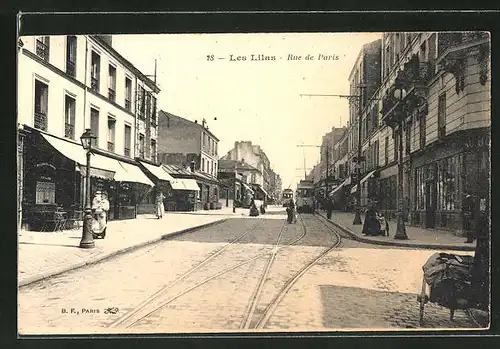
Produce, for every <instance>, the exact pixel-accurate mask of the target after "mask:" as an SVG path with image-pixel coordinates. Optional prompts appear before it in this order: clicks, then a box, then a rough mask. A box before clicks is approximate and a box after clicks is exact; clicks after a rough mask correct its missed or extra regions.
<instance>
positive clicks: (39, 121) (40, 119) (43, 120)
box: [34, 112, 47, 131]
mask: <svg viewBox="0 0 500 349" xmlns="http://www.w3.org/2000/svg"><path fill="white" fill-rule="evenodd" d="M34 121H35V122H34V126H35V128H37V129H39V130H42V131H47V115H46V114H42V113H39V112H35V120H34Z"/></svg>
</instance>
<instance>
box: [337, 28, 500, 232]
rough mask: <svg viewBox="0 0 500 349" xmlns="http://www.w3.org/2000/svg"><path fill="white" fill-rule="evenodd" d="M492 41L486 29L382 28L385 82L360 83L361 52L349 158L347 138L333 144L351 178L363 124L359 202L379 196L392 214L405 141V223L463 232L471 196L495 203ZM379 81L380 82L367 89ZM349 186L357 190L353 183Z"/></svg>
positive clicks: (483, 203)
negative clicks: (464, 209)
mask: <svg viewBox="0 0 500 349" xmlns="http://www.w3.org/2000/svg"><path fill="white" fill-rule="evenodd" d="M489 45H490V39H489V36H488V34H487V33H481V32H472V33H465V32H464V33H440V32H425V33H384V34H383V37H382V40H381V43H380V50H381V54H380V64H379V65H378V66H379V67H380V80H378V79H377V78H375V79H370V78H367V77H365V80H364V81H363V79H362V74H360V72H361V71H363V68H362V67H363V66H366V65H367V63H366V62H360V59H359V57H365V55H364V54H362V53H360V56H359V57H358V61H357V63H356V65H355V67H354V68H353V72H352V73H351V76H350V82H351V94H352V95H356V93H359V94H358V96H360V99H361V101H362V102H361V103H351V115H350V122H349V125H348V131H347V134H348V150H347V156H345V153H344V152H343V149H345V148H344V147H345V145H344V146H343V145H342V142H343V140H341V141H340V143H339V144H338V145H335V146H334V148H335V150H336V156H335V166H336V169H337V171H339V172H338V173H339V177H341V178H347V177H346V176H347V175H348V174H349V173H353V172H354V171H355V166H356V164H357V162H356V161H355V160H357V159H356V155H357V140H358V139H357V137H358V131H359V130H358V127H359V125H361V133H360V134H361V150H362V157H361V161H360V163H359V164H360V172H361V181H362V185H361V187H362V200H361V203H362V204H363V205H366V203H367V202H368V199H369V198H370V199H375V200H376V201H377V205H378V206H379V209H380V210H383V211H385V213H386V214H387V216H389V217H390V216H393V215H394V213H395V212H396V210H397V206H398V202H397V197H398V195H397V194H398V188H397V176H398V161H399V154H398V149H399V142H400V141H399V140H400V138H402V148H403V158H402V159H401V164H402V168H403V176H402V178H403V194H402V195H401V198H402V205H403V207H404V211H405V212H406V214H405V218H406V220H407V222H409V223H410V224H412V225H416V226H422V227H427V228H437V229H446V230H452V231H455V232H457V233H461V232H462V227H463V214H462V200H463V197H464V196H465V195H466V194H470V195H473V197H474V198H476V200H477V202H478V205H479V206H481V207H482V208H484V207H485V206H488V207H489V192H490V184H489V183H490V175H489V174H490V147H489V144H490V125H491V107H490V104H491V95H490V88H491V87H490V71H491V70H490V66H491V60H490V51H489V50H490V48H489V47H490V46H489ZM365 48H366V45H365V47H364V48H363V49H365ZM371 65H372V66H374V67H375V66H376V65H375V64H373V62H372V64H371ZM370 80H371V81H370ZM378 81H380V82H378ZM373 83H375V86H376V85H377V83H378V84H379V87H378V88H377V89H375V90H372V91H370V90H369V89H368V86H370V85H371V84H373ZM356 86H358V87H360V88H356ZM356 90H357V91H358V92H356ZM396 90H398V93H396ZM402 91H403V92H402ZM398 96H399V99H398V98H397V97H398ZM401 122H402V127H400V126H401ZM401 133H402V134H401ZM400 135H401V137H400ZM342 153H344V157H342V156H341V155H342ZM341 166H343V169H347V171H341V170H340V167H341ZM348 182H349V181H348V180H347V179H346V181H345V185H346V186H348V185H350V186H351V189H350V190H349V191H350V194H351V195H353V194H354V193H355V189H356V188H355V186H354V187H353V185H354V184H355V183H354V182H353V181H350V183H348Z"/></svg>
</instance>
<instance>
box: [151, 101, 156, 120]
mask: <svg viewBox="0 0 500 349" xmlns="http://www.w3.org/2000/svg"><path fill="white" fill-rule="evenodd" d="M151 104H152V105H151V108H152V110H151V125H153V126H156V125H157V122H156V97H154V96H151Z"/></svg>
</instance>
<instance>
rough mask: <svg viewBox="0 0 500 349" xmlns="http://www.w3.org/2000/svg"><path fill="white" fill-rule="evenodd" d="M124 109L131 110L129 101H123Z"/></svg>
mask: <svg viewBox="0 0 500 349" xmlns="http://www.w3.org/2000/svg"><path fill="white" fill-rule="evenodd" d="M125 109H127V110H130V109H132V105H131V104H130V99H126V100H125Z"/></svg>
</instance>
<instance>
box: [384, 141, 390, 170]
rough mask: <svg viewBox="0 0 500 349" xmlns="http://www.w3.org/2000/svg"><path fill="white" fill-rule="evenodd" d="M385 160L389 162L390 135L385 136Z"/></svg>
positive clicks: (386, 162)
mask: <svg viewBox="0 0 500 349" xmlns="http://www.w3.org/2000/svg"><path fill="white" fill-rule="evenodd" d="M384 158H385V159H384V160H385V164H386V165H387V164H388V163H389V137H385V143H384Z"/></svg>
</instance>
